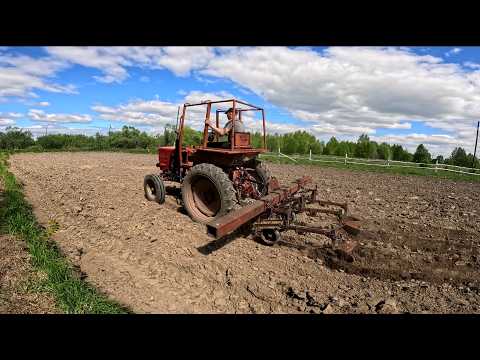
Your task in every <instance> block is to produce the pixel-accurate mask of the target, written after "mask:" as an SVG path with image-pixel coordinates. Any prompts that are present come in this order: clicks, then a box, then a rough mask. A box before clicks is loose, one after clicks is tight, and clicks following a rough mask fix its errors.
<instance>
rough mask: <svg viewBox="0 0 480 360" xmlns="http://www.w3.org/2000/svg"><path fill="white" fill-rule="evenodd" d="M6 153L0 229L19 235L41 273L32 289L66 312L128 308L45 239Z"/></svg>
mask: <svg viewBox="0 0 480 360" xmlns="http://www.w3.org/2000/svg"><path fill="white" fill-rule="evenodd" d="M7 157H8V155H6V154H4V153H0V177H1V178H2V179H3V183H4V200H3V201H2V204H1V207H0V230H1V231H2V232H4V233H8V234H11V235H14V236H17V237H20V238H21V239H23V240H24V241H25V242H26V244H27V247H28V250H29V252H30V254H31V258H32V263H33V266H34V268H35V269H36V270H38V271H40V272H41V273H43V274H45V275H46V276H45V279H43V280H39V281H41V283H39V284H37V285H38V286H33V287H34V288H36V289H42V290H43V291H47V292H49V293H51V294H52V295H53V297H54V298H55V301H56V304H57V306H58V307H59V309H60V310H61V311H63V312H65V313H69V314H125V313H129V311H128V310H127V309H125V308H123V307H121V306H120V305H118V304H117V303H115V302H113V301H111V300H109V299H107V298H106V297H105V296H104V295H102V294H100V293H98V292H97V291H96V290H95V288H93V287H92V286H91V285H89V284H88V283H86V282H85V281H83V280H81V279H80V278H79V277H78V276H76V274H75V271H74V269H73V267H72V266H71V265H70V264H69V262H68V261H67V260H66V259H65V258H64V257H63V256H62V254H61V253H60V251H59V249H58V248H57V247H56V246H55V244H54V243H53V242H52V241H51V240H50V239H49V229H44V228H42V227H41V226H40V225H39V224H38V222H37V221H36V219H35V215H34V214H33V211H32V208H31V206H30V205H29V204H28V203H27V201H26V200H25V197H24V195H23V192H22V188H21V186H20V184H19V183H18V182H17V181H16V179H15V176H14V175H13V174H12V173H10V172H9V171H8V163H7Z"/></svg>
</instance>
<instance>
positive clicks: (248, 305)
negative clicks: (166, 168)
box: [10, 153, 480, 313]
mask: <svg viewBox="0 0 480 360" xmlns="http://www.w3.org/2000/svg"><path fill="white" fill-rule="evenodd" d="M156 161H157V159H156V157H155V156H154V155H136V154H120V153H44V154H18V155H15V156H12V157H11V158H10V164H11V171H12V172H13V173H14V174H15V175H16V176H17V179H19V180H20V181H22V182H23V183H24V185H25V193H26V195H27V198H28V200H29V201H30V203H31V204H32V205H33V206H34V209H35V213H36V214H37V217H38V219H39V221H40V222H41V223H42V224H45V225H46V224H47V223H48V222H49V221H56V222H58V224H59V225H60V229H59V231H58V232H57V233H56V234H55V235H54V236H53V238H54V240H55V241H56V242H57V243H58V244H59V245H60V248H61V249H62V251H63V252H64V253H65V254H66V256H68V258H69V259H70V260H71V261H72V262H73V263H74V264H75V265H77V266H78V267H79V268H80V270H81V271H82V272H83V273H84V276H85V277H86V279H87V281H89V282H91V283H92V284H94V285H95V286H96V287H97V288H98V289H100V290H101V291H102V292H104V293H105V294H107V295H109V296H111V297H112V298H114V299H116V300H117V301H119V302H121V303H122V304H124V305H126V306H128V307H130V308H131V309H132V310H133V311H135V312H139V313H423V312H427V313H479V312H480V273H479V269H480V254H479V252H480V248H479V246H480V222H479V216H480V208H479V206H478V204H479V203H480V184H479V183H467V182H453V181H449V180H444V179H432V178H429V177H418V176H399V175H390V174H379V173H368V172H351V171H345V170H337V169H331V168H323V167H317V166H296V165H273V164H269V165H268V166H269V168H270V169H271V171H272V172H273V174H274V175H276V176H277V177H278V178H279V180H280V182H281V183H287V182H289V181H292V180H294V179H296V178H298V177H300V176H301V175H304V174H308V175H311V176H312V177H313V178H314V181H315V183H316V184H318V186H319V193H320V196H321V197H322V198H324V199H328V200H334V201H342V200H346V201H348V203H349V204H350V206H351V209H352V213H354V214H356V215H359V216H361V217H362V218H363V219H365V224H364V229H365V232H364V233H363V234H362V235H360V236H359V238H358V240H359V241H360V243H361V245H360V246H359V247H358V248H357V250H356V251H355V254H354V257H355V261H354V262H352V263H349V262H345V261H343V260H341V259H338V258H336V257H335V256H334V255H331V253H330V252H329V251H328V247H325V245H324V244H325V243H326V238H324V237H323V236H321V235H308V236H300V235H292V234H285V236H284V237H283V239H282V241H281V242H280V243H278V244H276V245H275V246H273V247H267V246H264V245H261V244H259V243H257V242H256V241H254V240H253V239H252V238H250V237H241V236H238V237H229V238H228V239H226V240H222V241H212V239H211V238H209V237H208V236H207V235H206V230H205V227H204V226H202V225H200V224H197V223H193V222H192V221H191V220H190V218H189V217H188V216H187V215H185V213H184V212H183V211H182V208H181V207H180V206H179V205H178V204H177V202H176V200H175V198H174V197H173V196H167V201H166V203H165V204H163V205H159V204H157V203H155V202H148V201H146V200H145V198H144V195H143V177H144V176H145V175H146V174H149V173H155V172H156V171H157V168H156V167H155V163H156Z"/></svg>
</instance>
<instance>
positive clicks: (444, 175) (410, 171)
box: [260, 155, 480, 182]
mask: <svg viewBox="0 0 480 360" xmlns="http://www.w3.org/2000/svg"><path fill="white" fill-rule="evenodd" d="M260 158H261V159H262V160H263V161H266V162H270V163H274V164H291V165H292V164H293V165H295V164H297V165H312V166H321V167H328V168H336V169H343V170H351V171H368V172H376V173H389V174H398V175H415V176H429V177H434V178H441V179H449V180H453V181H468V182H480V176H475V175H467V174H459V173H454V172H449V171H441V170H438V171H437V172H435V171H434V170H430V169H421V168H418V169H416V168H402V167H394V166H390V167H380V166H378V167H377V166H368V165H358V164H352V163H349V164H347V165H345V164H341V163H324V162H320V161H309V160H308V159H295V160H297V162H294V161H292V160H290V159H287V158H285V157H277V156H276V155H261V156H260Z"/></svg>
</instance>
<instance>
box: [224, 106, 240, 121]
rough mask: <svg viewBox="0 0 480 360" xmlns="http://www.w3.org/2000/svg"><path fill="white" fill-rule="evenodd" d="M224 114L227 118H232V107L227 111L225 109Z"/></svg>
mask: <svg viewBox="0 0 480 360" xmlns="http://www.w3.org/2000/svg"><path fill="white" fill-rule="evenodd" d="M236 112H237V113H238V111H236ZM225 114H227V118H228V120H232V119H233V108H230V109H228V110H227V111H225Z"/></svg>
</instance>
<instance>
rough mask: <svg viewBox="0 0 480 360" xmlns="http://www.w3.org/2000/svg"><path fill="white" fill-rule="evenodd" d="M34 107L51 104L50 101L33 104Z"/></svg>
mask: <svg viewBox="0 0 480 360" xmlns="http://www.w3.org/2000/svg"><path fill="white" fill-rule="evenodd" d="M33 105H34V106H44V107H46V106H50V103H49V102H48V101H40V102H38V103H35V104H33Z"/></svg>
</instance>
